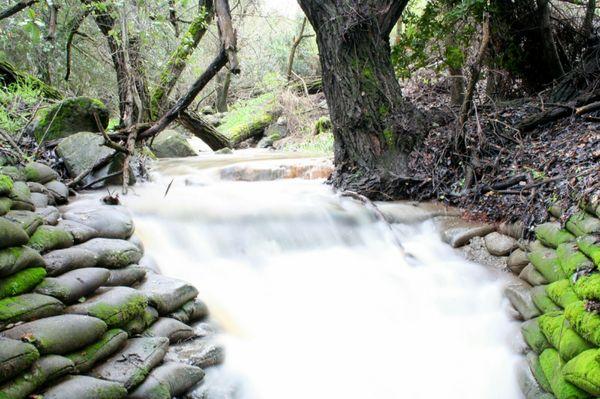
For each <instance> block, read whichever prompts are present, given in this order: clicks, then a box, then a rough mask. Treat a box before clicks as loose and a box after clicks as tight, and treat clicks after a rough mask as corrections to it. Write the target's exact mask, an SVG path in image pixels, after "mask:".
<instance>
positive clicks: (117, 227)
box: [63, 206, 134, 239]
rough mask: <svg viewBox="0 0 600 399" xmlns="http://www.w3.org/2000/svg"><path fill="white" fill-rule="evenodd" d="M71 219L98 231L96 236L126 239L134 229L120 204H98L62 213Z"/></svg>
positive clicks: (64, 217) (131, 221) (127, 214)
mask: <svg viewBox="0 0 600 399" xmlns="http://www.w3.org/2000/svg"><path fill="white" fill-rule="evenodd" d="M63 219H66V220H72V221H75V222H78V223H81V224H83V225H86V226H88V227H91V228H93V229H94V230H96V231H97V232H98V237H103V238H120V239H128V238H129V237H131V235H132V234H133V231H134V225H133V220H132V219H131V216H129V213H128V212H127V210H126V209H125V208H123V207H120V206H98V207H94V208H91V209H90V208H85V209H74V210H70V211H67V212H65V213H64V214H63Z"/></svg>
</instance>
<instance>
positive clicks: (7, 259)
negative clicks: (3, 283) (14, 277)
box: [0, 247, 45, 277]
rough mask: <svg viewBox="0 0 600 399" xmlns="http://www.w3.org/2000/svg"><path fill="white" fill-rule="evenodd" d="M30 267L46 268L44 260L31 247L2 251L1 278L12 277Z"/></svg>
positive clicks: (0, 253) (0, 262)
mask: <svg viewBox="0 0 600 399" xmlns="http://www.w3.org/2000/svg"><path fill="white" fill-rule="evenodd" d="M30 267H45V262H44V258H42V256H41V255H40V254H39V253H38V252H37V251H36V250H33V249H31V248H29V247H13V248H6V249H2V250H0V277H6V276H10V275H11V274H14V273H16V272H18V271H21V270H23V269H27V268H30Z"/></svg>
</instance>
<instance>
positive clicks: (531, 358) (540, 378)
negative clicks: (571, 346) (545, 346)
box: [527, 352, 552, 392]
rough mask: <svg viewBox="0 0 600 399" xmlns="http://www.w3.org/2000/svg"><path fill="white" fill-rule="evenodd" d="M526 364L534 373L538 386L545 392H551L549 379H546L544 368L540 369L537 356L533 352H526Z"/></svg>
mask: <svg viewBox="0 0 600 399" xmlns="http://www.w3.org/2000/svg"><path fill="white" fill-rule="evenodd" d="M527 364H528V365H529V369H530V370H531V373H532V374H533V375H534V377H535V379H536V381H537V382H538V384H540V387H541V388H542V389H543V390H544V391H546V392H552V387H551V386H550V381H548V379H547V378H546V375H545V374H544V370H542V365H541V364H540V358H539V356H538V355H537V354H535V353H533V352H529V353H528V354H527Z"/></svg>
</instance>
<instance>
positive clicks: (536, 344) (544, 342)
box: [521, 317, 551, 353]
mask: <svg viewBox="0 0 600 399" xmlns="http://www.w3.org/2000/svg"><path fill="white" fill-rule="evenodd" d="M521 333H522V334H523V338H524V339H525V342H526V343H527V345H529V347H530V348H531V349H532V350H533V351H534V352H535V353H542V351H543V350H544V349H547V348H550V347H551V345H550V343H549V342H548V339H546V336H545V335H544V333H543V332H542V330H541V329H540V323H539V317H536V318H535V319H531V320H527V321H526V322H524V323H523V324H521Z"/></svg>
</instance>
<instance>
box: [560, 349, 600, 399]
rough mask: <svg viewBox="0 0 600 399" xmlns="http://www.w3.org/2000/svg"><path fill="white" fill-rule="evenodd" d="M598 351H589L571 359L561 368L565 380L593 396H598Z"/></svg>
mask: <svg viewBox="0 0 600 399" xmlns="http://www.w3.org/2000/svg"><path fill="white" fill-rule="evenodd" d="M599 357H600V350H599V349H590V350H587V351H585V352H583V353H581V354H580V355H579V356H577V357H575V358H573V359H571V360H570V361H569V362H568V363H567V364H565V367H564V368H563V375H564V377H565V380H567V381H568V382H570V383H571V384H573V385H575V386H576V387H578V388H580V389H582V390H584V391H586V392H588V393H589V394H591V395H594V396H600V361H598V358H599Z"/></svg>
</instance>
